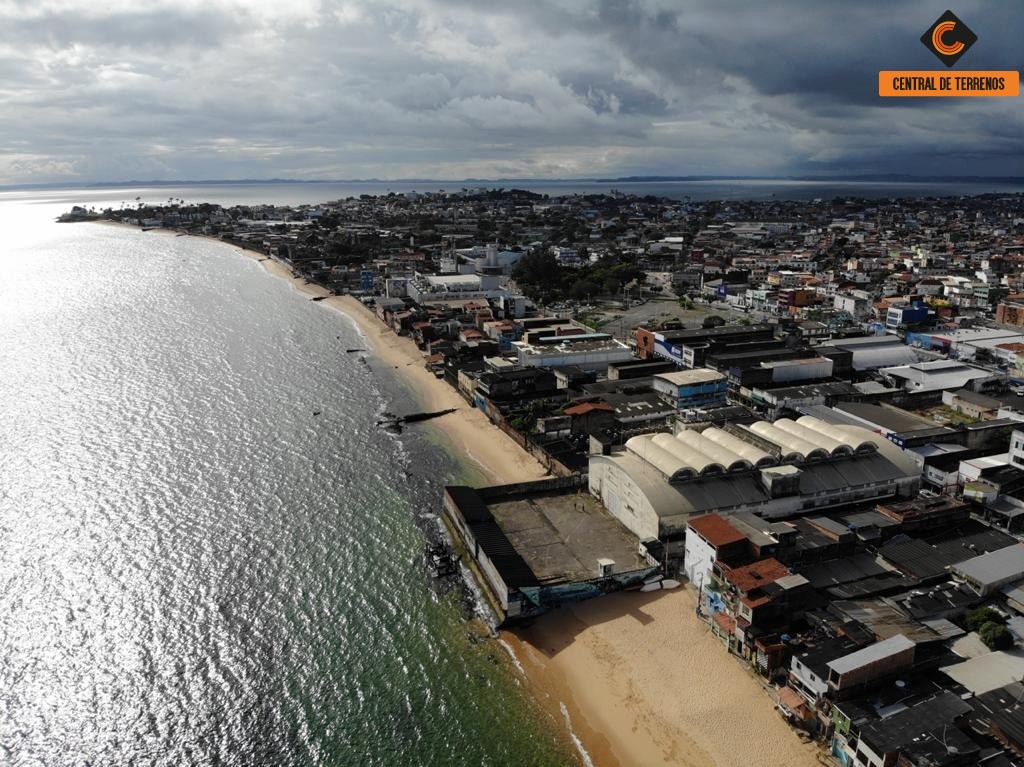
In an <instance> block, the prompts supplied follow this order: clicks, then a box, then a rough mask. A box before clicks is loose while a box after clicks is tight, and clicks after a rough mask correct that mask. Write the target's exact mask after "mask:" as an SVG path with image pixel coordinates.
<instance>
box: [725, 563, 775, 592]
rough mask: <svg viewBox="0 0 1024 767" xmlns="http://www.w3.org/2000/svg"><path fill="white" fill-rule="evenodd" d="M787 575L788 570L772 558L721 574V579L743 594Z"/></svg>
mask: <svg viewBox="0 0 1024 767" xmlns="http://www.w3.org/2000/svg"><path fill="white" fill-rule="evenodd" d="M787 575H789V568H788V567H786V566H785V565H784V564H782V562H780V561H779V560H777V559H774V558H772V557H769V558H768V559H762V560H761V561H760V562H754V564H752V565H744V566H743V567H737V568H735V569H733V570H726V571H725V572H723V573H722V577H724V578H725V580H726V581H727V582H729V583H731V584H732V585H733V586H735V587H736V588H737V589H738V590H739V591H741V592H743V593H744V594H746V593H747V592H748V591H753V590H754V589H757V588H760V587H761V586H767V585H768V584H769V583H775V581H777V580H778V579H779V578H784V577H785V576H787Z"/></svg>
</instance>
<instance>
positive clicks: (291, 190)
mask: <svg viewBox="0 0 1024 767" xmlns="http://www.w3.org/2000/svg"><path fill="white" fill-rule="evenodd" d="M484 185H485V183H484V182H473V181H458V182H451V181H419V182H400V181H391V182H388V181H361V182H360V181H348V182H323V183H303V182H279V183H269V184H268V183H259V182H253V183H236V184H214V183H211V184H199V185H191V186H189V185H181V186H177V185H176V186H164V185H160V186H145V185H141V186H139V185H137V186H124V187H115V188H110V187H91V188H90V187H86V188H79V189H33V190H4V189H2V188H0V204H2V203H3V202H4V201H5V200H11V201H18V202H20V203H29V204H36V205H54V204H60V203H65V204H66V207H70V205H86V206H96V207H97V208H98V209H102V208H104V207H108V206H109V207H114V208H117V207H119V206H120V205H121V204H122V203H123V204H124V205H125V206H128V207H131V206H133V205H135V204H136V203H137V202H145V203H154V204H158V203H161V202H164V203H166V202H167V201H168V199H169V198H174V199H183V200H185V202H187V203H200V202H215V203H220V204H221V205H255V204H265V203H273V204H276V205H303V204H308V205H314V204H316V203H321V202H327V201H330V200H338V199H342V198H345V197H358V196H359V195H361V194H369V195H381V194H388V193H389V192H395V193H396V194H398V193H402V192H421V193H423V192H437V191H458V190H460V189H475V188H480V187H482V186H484ZM496 185H498V186H503V187H505V188H507V189H512V188H516V189H527V190H529V191H531V192H537V193H538V194H547V195H551V196H552V197H554V196H557V195H564V194H604V193H607V192H609V191H611V190H613V189H615V190H618V191H620V192H623V193H625V194H636V195H655V196H658V197H668V198H672V199H677V200H683V199H686V200H694V201H696V200H737V201H738V200H761V201H765V200H812V199H816V198H820V199H831V198H833V197H844V196H849V197H863V198H867V199H883V198H896V197H930V196H950V195H977V194H988V193H992V192H998V193H1013V192H1024V185H1022V184H1009V183H996V182H992V181H989V182H983V183H977V182H950V183H940V182H910V181H893V182H878V181H835V180H824V181H797V180H784V179H737V180H721V179H716V180H708V181H634V182H599V181H508V182H496Z"/></svg>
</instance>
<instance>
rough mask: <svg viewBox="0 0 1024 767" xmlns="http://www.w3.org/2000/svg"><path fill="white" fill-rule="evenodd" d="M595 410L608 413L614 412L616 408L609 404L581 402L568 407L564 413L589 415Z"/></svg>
mask: <svg viewBox="0 0 1024 767" xmlns="http://www.w3.org/2000/svg"><path fill="white" fill-rule="evenodd" d="M595 410H607V411H608V412H614V411H615V408H613V407H612V406H611V405H609V404H608V403H607V402H581V403H580V404H579V405H573V406H572V407H567V408H566V409H565V410H563V411H562V412H563V413H565V414H566V415H586V414H587V413H592V412H594V411H595Z"/></svg>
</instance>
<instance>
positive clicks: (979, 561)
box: [953, 543, 1024, 585]
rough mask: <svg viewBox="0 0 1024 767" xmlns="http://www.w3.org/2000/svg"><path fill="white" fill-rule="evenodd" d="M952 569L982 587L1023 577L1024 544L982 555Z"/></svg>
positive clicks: (1016, 544)
mask: <svg viewBox="0 0 1024 767" xmlns="http://www.w3.org/2000/svg"><path fill="white" fill-rule="evenodd" d="M953 569H954V570H955V571H956V572H958V573H959V574H960V575H962V576H963V577H964V578H969V579H970V580H972V581H975V582H977V583H980V584H982V585H987V584H1001V583H1005V582H1007V581H1008V580H1012V579H1014V578H1020V577H1021V576H1022V575H1024V543H1015V544H1013V545H1012V546H1007V547H1006V548H1003V549H997V550H996V551H992V552H989V553H988V554H982V555H981V556H980V557H974V558H972V559H968V560H967V561H966V562H960V563H959V564H957V565H955V566H954V567H953Z"/></svg>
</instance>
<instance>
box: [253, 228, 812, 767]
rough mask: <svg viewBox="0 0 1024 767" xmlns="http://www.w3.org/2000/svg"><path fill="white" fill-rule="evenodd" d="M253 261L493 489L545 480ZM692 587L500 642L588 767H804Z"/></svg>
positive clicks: (364, 316)
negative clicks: (389, 379)
mask: <svg viewBox="0 0 1024 767" xmlns="http://www.w3.org/2000/svg"><path fill="white" fill-rule="evenodd" d="M237 250H238V251H239V252H241V253H243V254H244V255H246V256H247V257H249V258H252V259H254V260H257V261H259V262H260V263H261V264H262V266H263V267H264V268H265V269H266V270H267V271H268V272H270V273H271V274H274V275H275V276H278V277H281V278H282V279H286V280H288V281H289V282H291V283H292V285H293V286H294V287H295V288H296V289H297V290H299V291H300V292H302V293H304V294H305V295H308V296H310V297H320V296H324V297H326V298H324V300H323V301H322V302H321V303H323V304H325V305H326V306H330V307H331V308H333V309H335V310H337V311H339V312H341V313H343V314H344V315H345V316H347V317H348V318H349V319H350V320H351V321H352V322H354V323H355V324H356V326H357V327H358V328H359V330H360V332H361V334H362V335H363V336H364V337H365V338H366V340H367V343H368V345H369V347H370V348H369V351H370V352H371V353H372V354H373V355H374V357H376V359H377V360H378V361H379V362H380V363H381V364H383V365H386V366H388V367H391V368H392V369H394V371H395V372H396V373H397V374H398V375H399V377H400V378H401V380H402V381H404V382H405V384H406V385H407V386H408V388H409V389H410V391H411V393H412V396H415V398H416V399H417V407H418V408H422V409H425V410H443V409H448V408H456V410H457V412H455V413H452V414H450V415H447V416H443V417H441V418H437V419H434V420H432V421H431V422H430V424H429V426H430V428H433V429H436V430H437V431H438V433H440V434H441V435H442V436H443V438H444V440H445V441H446V442H447V443H448V447H449V448H450V449H451V450H453V451H455V452H456V453H457V454H458V453H461V454H462V455H466V456H468V457H469V458H471V459H472V461H473V462H475V463H476V465H477V466H479V467H480V469H481V470H482V471H483V472H484V473H485V474H486V475H487V476H488V478H489V479H490V480H491V481H494V482H499V483H501V482H520V481H526V480H530V479H539V478H541V477H543V476H545V470H544V468H543V467H542V466H541V465H540V464H539V463H538V462H537V461H536V460H535V459H534V458H533V457H532V456H530V455H529V454H527V453H526V452H525V451H524V450H522V449H521V448H520V447H519V446H518V445H517V444H516V443H515V442H514V441H513V440H511V439H510V438H509V437H508V436H507V435H505V434H504V433H503V432H501V431H500V430H499V429H497V428H496V427H495V426H494V425H493V424H491V423H490V421H489V420H488V419H487V417H486V416H485V415H484V414H483V413H481V412H480V411H479V410H477V409H476V408H474V407H471V406H470V405H469V404H468V403H466V401H465V400H464V399H462V397H461V396H459V394H458V393H457V392H455V391H454V390H453V389H452V388H451V387H450V386H449V385H448V384H446V383H444V382H443V381H439V380H438V379H436V378H435V377H434V376H433V375H432V374H431V373H430V371H428V370H427V369H426V367H425V366H424V360H423V355H422V353H421V352H420V351H419V349H418V348H417V347H416V345H415V343H414V342H413V341H412V340H411V339H408V338H402V337H399V336H397V335H395V334H394V333H393V332H392V331H391V330H390V329H389V328H388V327H387V326H385V325H384V323H382V322H381V321H380V320H379V319H377V317H376V315H375V314H374V313H373V312H372V311H371V310H370V309H368V308H367V307H366V306H364V305H363V304H361V303H360V302H359V301H357V300H356V299H355V298H353V297H351V296H332V295H330V293H329V292H328V291H327V290H325V289H323V288H321V287H319V286H317V285H314V284H311V283H309V282H307V281H306V280H304V279H303V278H301V277H295V276H294V275H293V273H292V271H291V269H290V268H289V267H288V266H287V265H285V264H283V263H281V262H279V261H276V260H274V259H270V258H267V257H266V256H263V255H262V254H259V253H254V252H252V251H247V250H244V249H242V248H237ZM695 604H696V602H695V595H694V594H693V593H692V592H691V591H689V590H687V589H678V590H675V591H662V592H655V593H651V594H641V593H639V592H629V593H620V594H613V595H609V596H606V597H602V598H600V599H595V600H591V601H588V602H583V603H579V604H576V605H572V606H568V607H564V608H562V609H559V610H557V611H555V612H553V613H550V614H548V615H544V616H542V617H541V618H539V619H538V620H537V621H536V622H535V623H534V624H533V625H532V626H530V627H529V628H524V629H519V630H516V631H503V632H501V639H502V640H503V641H505V642H506V643H507V645H508V646H510V647H511V648H512V652H513V654H514V655H515V657H516V658H517V659H518V661H519V663H520V664H521V666H522V668H523V669H524V671H525V677H526V678H525V683H526V684H527V686H528V687H529V688H530V689H531V691H532V693H533V694H534V696H535V697H536V698H537V700H538V701H539V702H540V703H541V705H542V706H544V707H545V708H546V709H547V710H548V712H549V713H550V715H551V716H552V718H553V719H555V720H556V721H558V722H559V723H560V724H562V725H563V726H567V727H571V732H572V734H573V736H574V737H575V738H578V741H579V742H578V746H579V748H580V750H581V752H582V753H585V754H586V756H585V757H584V763H588V762H589V764H592V765H594V766H595V767H661V766H662V765H664V766H666V767H668V766H669V765H672V766H674V767H732V766H733V765H736V766H737V767H739V766H740V765H743V766H744V767H746V766H747V765H759V767H805V766H807V767H811V766H813V765H817V764H819V762H818V760H817V758H816V756H815V755H816V752H817V749H816V747H815V746H813V745H809V744H805V743H802V742H801V741H800V739H799V738H798V737H797V735H796V734H795V733H794V732H793V731H792V730H791V729H790V727H789V726H788V725H787V724H786V723H785V722H784V721H783V719H782V718H781V716H779V714H778V713H777V712H776V711H775V710H774V708H773V703H772V700H771V698H770V697H769V695H768V694H767V693H766V692H765V691H764V690H763V689H762V688H761V684H760V682H759V681H758V679H756V678H755V677H754V676H753V675H752V674H751V672H750V671H748V670H747V669H746V668H744V667H743V666H742V665H741V663H740V662H739V661H738V660H737V659H735V658H733V657H731V656H729V655H728V654H727V653H726V651H725V649H724V648H723V647H722V645H721V644H720V643H719V642H718V641H717V640H716V639H715V638H714V637H713V636H712V635H711V633H710V631H709V629H708V628H707V626H706V625H705V624H704V623H702V622H701V621H699V620H698V619H697V618H696V617H695V616H694V607H695Z"/></svg>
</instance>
